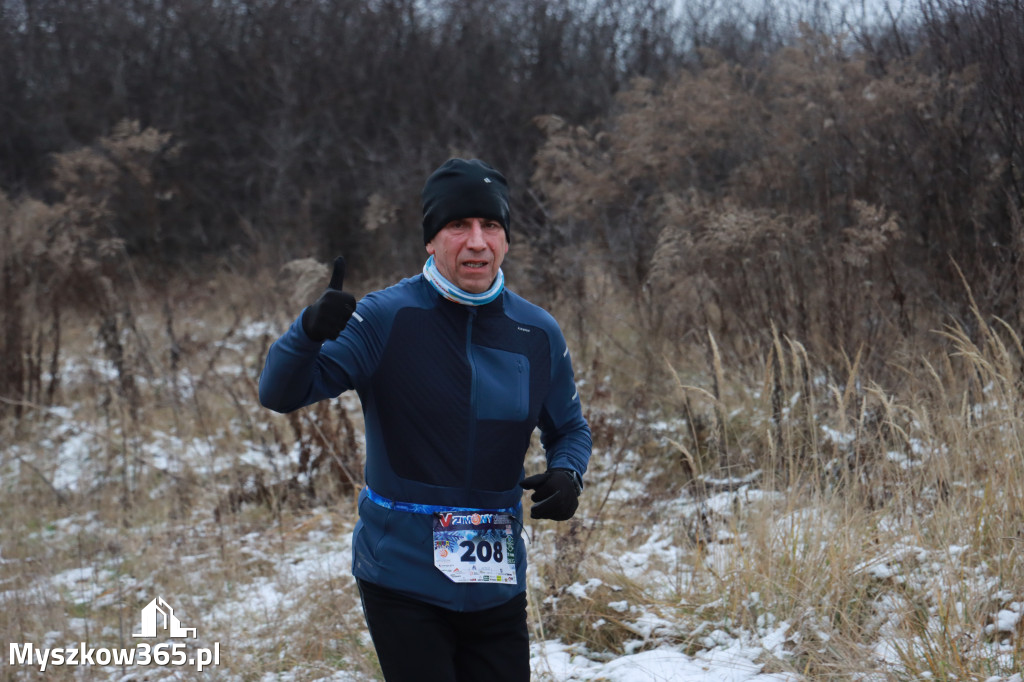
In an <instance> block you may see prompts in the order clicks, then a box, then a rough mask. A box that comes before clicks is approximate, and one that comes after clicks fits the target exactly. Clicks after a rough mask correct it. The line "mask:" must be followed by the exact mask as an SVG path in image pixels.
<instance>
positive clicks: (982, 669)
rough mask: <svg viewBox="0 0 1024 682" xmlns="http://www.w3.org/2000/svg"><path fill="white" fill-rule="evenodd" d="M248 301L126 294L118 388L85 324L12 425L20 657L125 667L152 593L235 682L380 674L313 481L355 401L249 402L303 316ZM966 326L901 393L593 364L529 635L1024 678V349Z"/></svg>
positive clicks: (329, 486)
mask: <svg viewBox="0 0 1024 682" xmlns="http://www.w3.org/2000/svg"><path fill="white" fill-rule="evenodd" d="M265 281H267V282H268V285H267V286H266V287H263V290H265V291H272V290H273V287H271V286H269V278H267V279H266V280H265ZM252 287H253V283H252V282H251V281H249V280H242V279H236V278H234V277H231V276H222V277H220V278H215V279H214V280H212V281H211V282H207V283H205V284H204V290H205V291H206V292H207V295H205V296H202V297H186V296H184V292H183V295H182V296H181V297H180V299H179V301H180V302H179V303H177V304H174V303H172V304H170V308H167V307H159V308H157V307H153V306H148V305H147V304H146V303H145V301H147V300H149V298H148V297H147V296H146V295H143V294H142V292H139V293H140V296H139V298H138V300H136V299H134V298H126V299H125V300H124V305H125V306H126V307H127V308H130V309H131V310H132V313H131V318H132V320H133V330H131V331H126V330H125V329H124V327H123V326H121V327H119V330H120V333H119V335H118V338H120V339H122V342H121V343H122V352H123V357H124V358H125V360H124V362H123V364H122V365H121V367H120V369H118V368H117V367H116V366H115V364H114V363H113V361H112V360H110V359H109V356H107V355H105V354H104V353H103V352H98V349H99V348H101V347H102V344H103V343H105V342H106V341H105V340H104V338H105V337H103V335H102V334H100V333H99V332H98V331H97V330H96V323H95V321H92V320H88V319H82V320H81V321H80V322H79V323H78V324H74V325H72V324H71V323H70V322H69V323H67V324H66V328H67V329H68V331H67V333H66V334H65V336H64V341H63V343H64V345H63V347H62V355H61V357H62V362H63V366H64V367H65V368H66V369H65V370H64V378H63V381H62V383H61V388H60V390H59V392H58V393H57V394H56V396H55V402H54V405H53V406H43V405H40V404H27V403H26V404H23V405H22V407H23V410H24V411H23V413H22V416H21V418H20V419H17V420H12V419H7V420H4V421H3V423H2V428H3V430H4V431H3V438H4V443H5V447H4V450H3V456H4V459H3V462H2V464H0V467H2V468H0V471H2V478H0V481H2V485H3V488H4V491H3V492H4V495H3V501H2V502H0V506H2V509H0V514H2V516H3V518H4V520H5V524H4V525H5V528H4V534H3V538H2V540H0V557H2V560H3V561H2V563H0V585H2V586H3V591H2V594H3V600H4V608H3V610H2V615H0V631H2V632H3V633H4V638H5V639H7V640H8V641H35V642H38V643H43V642H49V643H50V644H51V645H53V644H55V643H56V642H58V641H67V642H72V641H78V640H79V638H83V641H89V642H91V643H94V645H105V646H115V645H117V646H120V645H122V644H123V643H124V642H130V640H131V638H130V634H131V630H132V628H134V627H136V625H137V623H136V618H137V614H138V609H139V608H140V607H141V606H142V605H143V604H145V603H146V602H147V601H148V599H150V598H152V596H155V595H156V594H161V595H163V596H164V597H165V598H167V599H168V600H170V601H172V603H174V604H175V605H176V606H177V607H178V608H179V609H180V612H181V613H182V617H183V619H185V618H187V619H188V622H189V624H190V625H194V626H197V627H198V628H199V631H200V633H201V637H202V638H203V641H207V642H209V641H213V639H214V638H217V639H218V640H219V641H220V642H221V646H222V647H223V648H224V650H225V651H228V650H230V652H231V655H230V657H229V658H228V657H226V658H225V662H224V664H225V672H230V673H231V674H234V675H238V676H239V677H240V678H242V679H257V678H259V677H260V676H261V675H263V674H265V673H270V672H273V673H279V672H283V671H292V672H289V674H291V675H294V676H296V678H297V679H314V678H317V677H322V676H325V675H327V674H329V672H330V671H332V670H339V669H340V670H349V671H353V675H356V676H357V677H358V676H371V677H372V676H373V675H375V674H376V673H375V672H374V671H375V670H376V668H375V666H376V663H375V660H374V657H373V654H372V650H371V648H370V647H369V646H368V642H367V639H366V636H365V633H364V629H363V626H362V619H361V614H360V613H359V609H358V602H357V599H356V596H355V594H354V591H353V585H352V582H351V579H350V577H349V576H348V551H349V549H348V547H349V545H348V534H349V533H350V531H351V527H352V524H353V523H354V509H353V505H352V498H351V492H352V487H351V486H350V484H349V483H348V480H347V479H346V478H344V477H343V476H342V474H341V473H340V472H341V471H343V470H342V469H338V468H332V467H330V466H326V465H325V466H323V467H321V468H319V469H313V468H311V467H310V464H309V463H310V462H312V461H313V460H314V459H316V455H317V454H318V453H322V452H323V451H324V450H325V449H326V450H327V455H328V456H329V458H330V459H331V460H333V459H335V458H337V459H339V460H341V459H344V461H345V462H347V463H348V466H355V468H356V470H358V465H354V464H353V460H352V458H353V456H356V457H358V452H356V453H353V452H352V450H351V448H352V447H353V445H352V443H353V439H354V438H355V434H356V433H357V431H358V428H359V419H358V408H357V404H356V403H355V402H354V401H352V400H346V401H344V402H342V401H335V404H333V405H332V406H329V409H326V410H321V411H316V410H309V411H307V412H306V413H304V415H303V416H302V418H300V419H294V418H293V419H289V418H287V417H280V416H275V415H272V414H270V413H268V412H266V411H264V410H262V409H261V408H259V407H258V406H257V405H256V402H255V395H254V384H253V382H254V380H255V377H256V376H257V374H258V371H259V367H260V363H261V360H262V357H263V354H264V352H265V349H266V346H267V344H268V342H269V340H270V339H271V336H272V332H271V330H272V329H280V328H283V325H284V324H286V322H287V314H285V313H283V312H278V311H279V310H280V311H284V310H287V308H288V306H289V305H290V303H289V301H288V300H287V296H285V295H284V294H281V295H280V296H279V297H278V298H277V299H275V300H277V301H278V303H277V304H273V305H272V304H268V302H267V300H263V301H262V302H261V303H260V308H261V309H260V310H256V311H253V312H251V316H250V310H251V309H249V310H247V309H246V308H245V306H244V300H245V298H246V297H245V296H244V294H243V292H248V291H251V289H252ZM186 300H187V301H189V303H188V304H186V303H185V301H186ZM229 311H233V312H229ZM117 319H118V320H122V321H123V320H124V317H123V316H122V317H118V318H117ZM977 321H978V329H979V331H978V332H977V333H976V334H974V335H973V336H969V335H968V334H967V333H966V332H965V331H964V330H962V329H958V328H949V329H947V330H945V331H943V332H941V336H942V337H943V339H944V340H945V343H946V344H947V347H948V352H947V353H946V354H945V355H943V356H941V357H939V358H938V359H935V360H931V361H928V360H926V359H924V358H920V359H919V360H918V361H917V363H916V364H915V365H914V366H911V367H904V368H901V371H902V372H904V373H905V374H906V375H907V376H909V377H911V379H909V380H907V381H905V382H904V385H905V388H904V389H903V391H902V392H901V394H900V395H894V394H890V393H887V392H885V391H884V390H883V389H882V388H881V387H880V386H878V385H876V384H873V383H871V382H870V381H869V380H868V378H867V377H862V376H860V375H859V369H858V365H857V362H856V360H854V361H852V362H851V364H850V373H849V375H848V376H846V377H843V379H842V381H841V382H835V381H833V380H830V379H827V378H824V377H821V376H818V373H817V370H816V368H815V367H814V366H813V365H812V364H811V361H810V360H809V359H808V356H807V354H806V353H805V352H803V351H802V350H801V347H800V345H799V344H798V343H797V342H796V341H793V340H790V339H787V338H786V337H784V336H782V335H781V334H779V333H776V335H775V338H776V342H775V343H774V344H773V345H772V346H771V347H769V348H766V349H764V350H765V360H764V361H763V362H762V364H761V368H762V376H761V378H760V380H758V381H756V382H753V383H747V382H745V381H737V379H736V378H734V376H733V372H732V371H730V368H729V367H728V366H727V365H725V364H724V363H723V361H722V359H721V356H720V355H719V354H717V353H711V354H710V355H709V356H707V357H709V358H710V361H709V365H708V366H707V368H706V369H701V367H700V366H698V365H691V366H689V367H686V368H677V369H676V370H675V371H670V370H669V369H668V368H667V367H666V369H665V370H664V371H663V373H662V376H663V381H664V384H663V385H664V386H665V387H666V390H665V391H664V392H656V391H653V390H651V391H650V392H647V393H644V392H639V391H638V392H633V391H631V390H630V388H631V385H630V384H628V383H627V380H626V379H625V377H626V376H628V375H629V374H630V372H631V369H632V368H631V367H630V366H629V362H640V361H642V357H639V356H632V360H629V359H628V357H627V356H624V357H627V359H625V360H624V364H620V365H616V366H614V368H613V367H609V366H608V365H605V364H604V362H605V361H604V360H603V359H594V360H593V361H592V362H590V363H589V364H588V365H586V366H585V367H583V368H581V371H580V379H581V385H582V386H583V387H584V397H585V398H586V404H587V406H588V410H589V414H588V416H589V418H590V420H591V423H592V424H593V427H594V434H595V455H594V460H593V463H592V470H591V472H590V473H589V475H588V477H587V479H588V492H587V495H586V496H585V498H584V504H583V508H582V514H581V516H580V517H579V520H577V521H574V522H572V523H568V524H552V523H547V522H542V523H533V524H531V525H530V527H529V531H528V532H529V535H530V541H531V545H532V549H531V556H532V557H533V564H532V565H533V572H532V576H533V577H532V579H531V584H530V597H531V599H530V602H531V615H532V619H531V623H532V627H533V629H534V637H535V639H537V640H547V639H556V638H557V639H561V640H562V641H563V642H565V643H570V644H574V645H575V646H577V647H578V650H579V651H581V652H586V653H587V655H589V656H592V657H594V658H601V657H608V656H614V655H621V654H623V653H632V652H636V651H639V650H643V649H645V648H650V647H654V646H658V645H660V644H663V643H666V642H670V643H675V644H676V645H678V646H680V647H682V649H683V650H685V651H688V652H691V653H694V652H697V651H700V650H701V649H705V648H708V647H713V646H715V645H716V642H717V643H719V644H720V643H721V642H722V641H723V640H724V639H727V638H730V637H733V638H741V637H747V638H751V637H753V638H755V639H758V641H769V640H771V641H773V642H775V645H774V648H773V649H771V651H772V654H771V655H767V654H766V656H765V658H764V660H763V661H762V662H763V663H764V664H765V665H766V666H767V667H768V668H769V669H775V670H789V671H795V672H798V673H801V674H805V675H807V676H808V678H810V679H848V678H849V676H850V675H851V674H854V673H875V674H879V675H882V676H883V678H885V679H913V678H918V677H920V676H921V675H924V674H925V673H930V674H931V675H933V676H935V677H936V678H940V679H980V678H983V677H984V676H986V675H999V674H1008V673H1009V671H1011V670H1013V669H1014V667H1015V666H1018V667H1019V665H1020V663H1021V661H1022V657H1024V651H1022V648H1024V644H1022V633H1021V626H1020V625H1019V621H1018V624H1017V625H1016V627H1015V629H1009V630H1006V629H1000V628H1005V625H1006V623H1008V622H1010V620H1007V618H1006V615H1007V614H1010V615H1012V614H1013V613H1016V614H1017V616H1018V617H1019V615H1020V612H1021V609H1020V604H1021V602H1024V569H1022V568H1021V566H1022V565H1024V564H1022V562H1021V549H1022V545H1021V543H1022V542H1024V540H1022V536H1021V535H1020V529H1021V528H1022V527H1024V524H1022V521H1024V518H1022V517H1024V503H1022V500H1024V474H1022V473H1021V470H1020V466H1019V462H1020V456H1021V437H1022V435H1024V434H1022V432H1021V431H1022V428H1024V427H1022V426H1021V421H1020V415H1019V404H1020V390H1021V389H1020V365H1019V358H1020V357H1022V354H1021V352H1020V341H1019V339H1018V338H1017V336H1016V335H1015V334H1014V333H1013V331H1012V330H1010V329H1009V328H1007V327H1006V326H1004V325H1002V324H1000V323H999V322H998V321H991V322H988V323H986V320H985V319H984V318H983V317H982V316H981V315H980V314H979V316H978V319H977ZM169 327H170V328H173V329H174V332H173V334H169V333H168V331H167V329H168V328H169ZM612 331H613V333H614V334H617V335H619V336H620V339H619V341H618V342H619V343H621V342H623V341H625V340H626V337H628V335H629V333H631V332H628V331H626V330H624V329H623V328H621V327H616V328H615V329H614V330H612ZM634 331H635V330H634ZM172 339H174V342H175V343H176V348H177V352H176V353H171V346H172ZM602 339H603V332H601V331H598V330H595V334H594V336H593V337H591V338H590V339H589V342H590V343H591V344H592V345H593V347H592V348H591V351H590V352H591V353H592V354H594V356H593V357H595V358H598V356H600V357H601V358H606V357H608V356H609V355H610V354H611V351H609V350H608V349H607V348H605V349H604V350H602V353H601V354H597V348H598V347H600V346H602ZM172 358H173V360H172ZM620 372H621V374H620ZM746 372H747V371H744V372H740V373H737V374H739V375H740V376H744V375H745V374H746ZM125 373H127V374H130V379H131V380H130V382H129V381H126V379H125V376H124V374H125ZM126 385H131V386H133V387H134V388H133V389H132V391H131V392H130V393H126V392H125V390H124V387H125V386H126ZM129 399H130V400H132V401H133V403H132V404H130V405H129V404H127V401H128V400H129ZM355 447H356V448H357V449H358V445H356V446H355ZM303 451H305V452H307V454H311V455H312V456H311V457H309V458H307V459H303V458H302V452H303ZM530 457H531V458H533V459H536V458H539V457H540V454H539V452H538V451H537V450H534V451H532V452H531V454H530ZM321 461H322V462H324V461H327V460H321ZM303 462H305V464H303ZM533 464H538V462H533ZM531 466H532V464H531ZM172 598H173V599H172ZM1000 612H1004V614H1003V616H1002V617H1001V616H1000V615H999V614H1000ZM48 633H50V634H48ZM50 640H54V641H50ZM57 672H58V673H60V672H67V671H57ZM58 679H59V675H58Z"/></svg>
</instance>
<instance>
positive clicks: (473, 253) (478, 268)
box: [427, 218, 508, 294]
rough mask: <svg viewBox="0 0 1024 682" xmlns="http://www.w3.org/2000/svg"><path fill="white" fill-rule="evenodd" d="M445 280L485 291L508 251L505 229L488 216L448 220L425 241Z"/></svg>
mask: <svg viewBox="0 0 1024 682" xmlns="http://www.w3.org/2000/svg"><path fill="white" fill-rule="evenodd" d="M427 253H429V254H430V255H432V256H433V257H434V263H435V264H436V265H437V269H438V270H439V271H440V272H441V274H442V275H444V277H445V279H447V280H448V281H449V282H451V283H452V284H454V285H455V286H457V287H459V288H460V289H462V290H463V291H466V292H468V293H471V294H482V293H483V292H485V291H487V290H488V289H489V288H490V286H491V284H492V283H493V282H494V278H495V277H497V276H498V269H499V268H500V267H501V262H502V261H503V260H505V254H506V253H508V240H507V239H506V238H505V228H503V227H502V226H501V223H499V222H498V221H496V220H489V219H487V218H460V219H459V220H453V221H452V222H450V223H448V224H447V225H445V226H444V227H442V228H441V230H440V231H439V232H438V233H437V234H436V235H434V238H433V239H431V240H430V241H429V242H428V243H427Z"/></svg>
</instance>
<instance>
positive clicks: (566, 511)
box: [519, 469, 583, 521]
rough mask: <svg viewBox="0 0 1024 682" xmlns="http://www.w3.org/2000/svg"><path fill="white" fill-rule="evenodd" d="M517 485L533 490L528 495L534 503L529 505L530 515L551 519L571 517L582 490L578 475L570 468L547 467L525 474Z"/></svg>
mask: <svg viewBox="0 0 1024 682" xmlns="http://www.w3.org/2000/svg"><path fill="white" fill-rule="evenodd" d="M519 485H520V486H522V487H523V488H525V489H527V490H534V491H535V492H534V493H533V495H530V501H531V502H533V503H534V504H533V506H532V507H530V517H531V518H534V519H551V520H552V521H566V520H568V519H571V518H572V515H573V514H575V513H576V507H578V506H579V505H580V499H579V498H580V493H581V492H583V482H582V481H581V480H580V475H579V474H578V473H576V472H575V471H572V470H570V469H548V470H547V471H545V472H544V473H543V474H536V475H534V476H527V477H526V478H524V479H523V480H522V482H521V483H520V484H519Z"/></svg>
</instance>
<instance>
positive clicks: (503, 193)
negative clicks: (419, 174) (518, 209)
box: [422, 159, 511, 244]
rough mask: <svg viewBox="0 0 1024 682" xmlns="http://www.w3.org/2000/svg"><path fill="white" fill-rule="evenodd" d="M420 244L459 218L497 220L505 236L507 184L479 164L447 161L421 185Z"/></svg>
mask: <svg viewBox="0 0 1024 682" xmlns="http://www.w3.org/2000/svg"><path fill="white" fill-rule="evenodd" d="M422 199H423V243H424V244H427V243H429V242H430V240H431V239H433V238H434V235H436V234H437V233H438V232H439V231H440V230H441V228H442V227H444V226H445V225H447V224H448V223H450V222H451V221H453V220H458V219H459V218H487V219H489V220H497V221H498V222H499V223H501V226H502V227H504V228H505V238H506V239H509V240H511V239H510V236H509V229H508V223H509V209H508V182H507V181H506V180H505V176H504V175H502V174H501V173H499V172H498V171H497V170H495V169H494V168H492V167H491V166H488V165H487V164H486V163H484V162H483V161H478V160H477V159H472V160H469V161H467V160H466V159H448V160H447V161H445V162H444V163H443V164H441V167H440V168H438V169H437V170H435V171H434V172H433V173H431V174H430V177H429V178H427V182H426V184H425V185H423V194H422Z"/></svg>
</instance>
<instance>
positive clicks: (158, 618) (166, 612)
mask: <svg viewBox="0 0 1024 682" xmlns="http://www.w3.org/2000/svg"><path fill="white" fill-rule="evenodd" d="M157 630H165V631H166V632H167V635H168V637H190V636H191V637H195V636H196V628H184V627H182V626H181V621H180V620H178V618H177V616H175V615H174V609H172V608H171V605H170V604H168V603H167V602H166V601H164V598H163V597H157V598H156V599H154V600H153V601H151V602H149V603H148V604H146V605H145V606H144V607H142V632H137V633H133V634H132V637H156V636H157Z"/></svg>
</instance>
